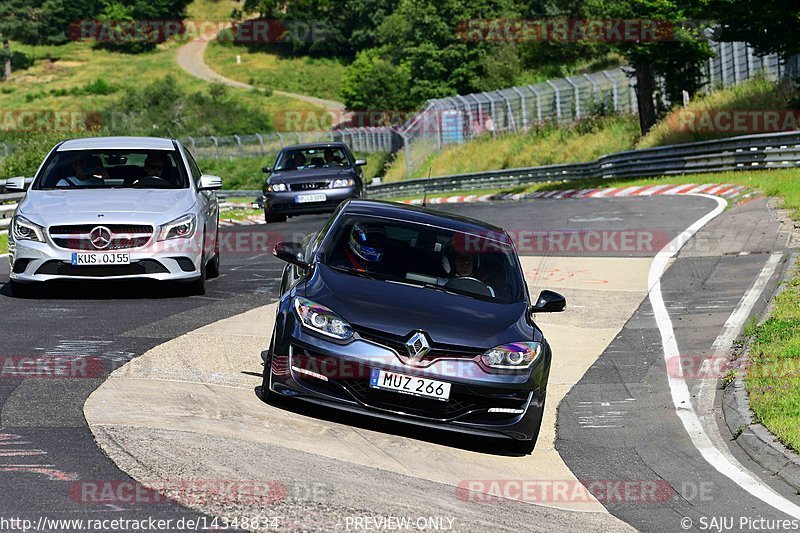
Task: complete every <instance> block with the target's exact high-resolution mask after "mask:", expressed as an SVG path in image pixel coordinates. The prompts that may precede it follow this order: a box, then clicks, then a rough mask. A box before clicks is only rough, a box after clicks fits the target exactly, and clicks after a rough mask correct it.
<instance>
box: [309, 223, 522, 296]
mask: <svg viewBox="0 0 800 533" xmlns="http://www.w3.org/2000/svg"><path fill="white" fill-rule="evenodd" d="M335 231H336V232H335V234H334V236H333V238H332V239H331V240H329V241H326V245H325V250H323V251H322V252H321V253H320V260H321V262H322V263H324V264H326V265H328V266H331V267H333V268H335V269H337V270H340V271H343V272H347V273H350V274H353V275H359V276H368V277H372V278H375V279H380V280H384V281H396V282H404V283H412V284H416V285H421V286H424V287H426V288H429V289H431V290H447V291H448V292H453V293H458V294H462V295H464V296H469V297H472V298H480V299H486V300H490V301H496V302H499V303H510V302H517V301H520V300H522V299H523V291H522V287H523V286H524V285H523V283H522V278H521V275H520V272H519V268H518V266H517V265H518V264H519V263H518V261H517V260H516V254H515V252H514V249H513V246H512V245H511V241H510V240H509V239H508V237H507V236H506V235H505V234H504V233H503V234H496V233H492V232H485V233H483V234H473V233H464V232H458V231H453V230H450V229H447V228H440V227H435V226H430V225H427V224H416V223H413V222H407V221H399V220H394V219H385V218H380V217H371V216H363V215H362V216H348V217H346V218H345V219H344V220H343V221H342V223H341V224H340V226H339V227H338V228H337V229H336V230H335ZM359 242H361V243H362V244H363V246H360V245H359Z"/></svg>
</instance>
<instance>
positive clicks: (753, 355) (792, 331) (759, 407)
mask: <svg viewBox="0 0 800 533" xmlns="http://www.w3.org/2000/svg"><path fill="white" fill-rule="evenodd" d="M745 384H746V385H747V391H748V393H749V394H750V408H751V409H752V410H753V413H755V416H756V419H757V421H759V422H761V423H762V424H764V426H766V427H767V429H769V430H770V432H771V433H772V434H773V435H775V436H776V437H777V438H778V439H779V440H780V441H781V442H783V443H784V444H785V445H787V446H788V447H790V448H792V449H793V450H795V451H800V275H798V274H797V273H795V275H794V277H793V278H792V279H790V280H789V281H788V282H787V285H786V287H785V288H784V290H783V292H781V293H780V294H779V295H778V296H777V297H776V298H775V308H774V309H773V311H772V316H771V317H770V318H769V319H768V320H767V321H766V322H764V324H762V325H761V326H758V327H756V328H755V331H754V333H753V334H752V344H751V346H750V367H749V369H748V371H747V374H746V376H745Z"/></svg>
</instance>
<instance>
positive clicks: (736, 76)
mask: <svg viewBox="0 0 800 533" xmlns="http://www.w3.org/2000/svg"><path fill="white" fill-rule="evenodd" d="M738 44H739V43H736V42H734V43H731V47H732V50H733V52H732V54H731V55H732V56H733V84H734V85H736V84H738V83H739V80H741V73H740V72H739V53H738V52H739V51H738V50H737V49H736V48H737V46H736V45H738Z"/></svg>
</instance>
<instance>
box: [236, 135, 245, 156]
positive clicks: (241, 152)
mask: <svg viewBox="0 0 800 533" xmlns="http://www.w3.org/2000/svg"><path fill="white" fill-rule="evenodd" d="M233 138H234V139H236V144H237V146H238V147H239V157H244V147H243V146H242V138H241V137H239V136H238V135H234V136H233Z"/></svg>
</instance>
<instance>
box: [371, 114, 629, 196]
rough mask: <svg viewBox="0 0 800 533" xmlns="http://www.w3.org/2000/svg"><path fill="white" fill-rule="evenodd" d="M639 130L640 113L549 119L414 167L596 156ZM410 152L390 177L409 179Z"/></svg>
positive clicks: (437, 171)
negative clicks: (568, 121)
mask: <svg viewBox="0 0 800 533" xmlns="http://www.w3.org/2000/svg"><path fill="white" fill-rule="evenodd" d="M638 130H639V123H638V121H637V120H636V118H635V117H630V116H616V117H604V118H596V119H589V120H584V121H581V122H578V123H576V124H573V125H571V126H563V127H556V126H555V125H553V124H545V125H542V126H540V127H537V128H532V129H530V130H528V131H527V132H526V133H524V134H520V135H501V136H497V137H492V136H490V135H486V136H482V137H479V138H477V139H475V140H473V141H470V142H467V143H464V144H458V145H452V146H450V147H449V148H446V149H445V150H443V151H442V152H440V153H438V154H435V155H433V156H432V157H431V158H430V159H429V160H428V161H427V162H426V163H425V164H423V165H421V166H420V167H419V168H417V169H414V171H413V172H412V175H411V177H412V178H422V177H425V176H427V174H428V168H431V175H432V176H445V175H448V174H461V173H465V172H481V171H485V170H500V169H504V168H519V167H532V166H539V165H555V164H559V163H577V162H582V161H590V160H592V159H596V158H598V157H600V156H601V155H604V154H607V153H609V152H615V151H619V150H626V149H628V148H630V147H631V146H633V143H634V142H635V141H636V136H637V133H638ZM405 166H406V165H405V158H403V157H402V154H398V156H397V158H396V159H395V162H394V164H392V165H391V167H390V168H389V169H388V171H387V172H386V179H385V180H384V181H386V182H389V181H399V180H402V179H405V172H406V168H405Z"/></svg>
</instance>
